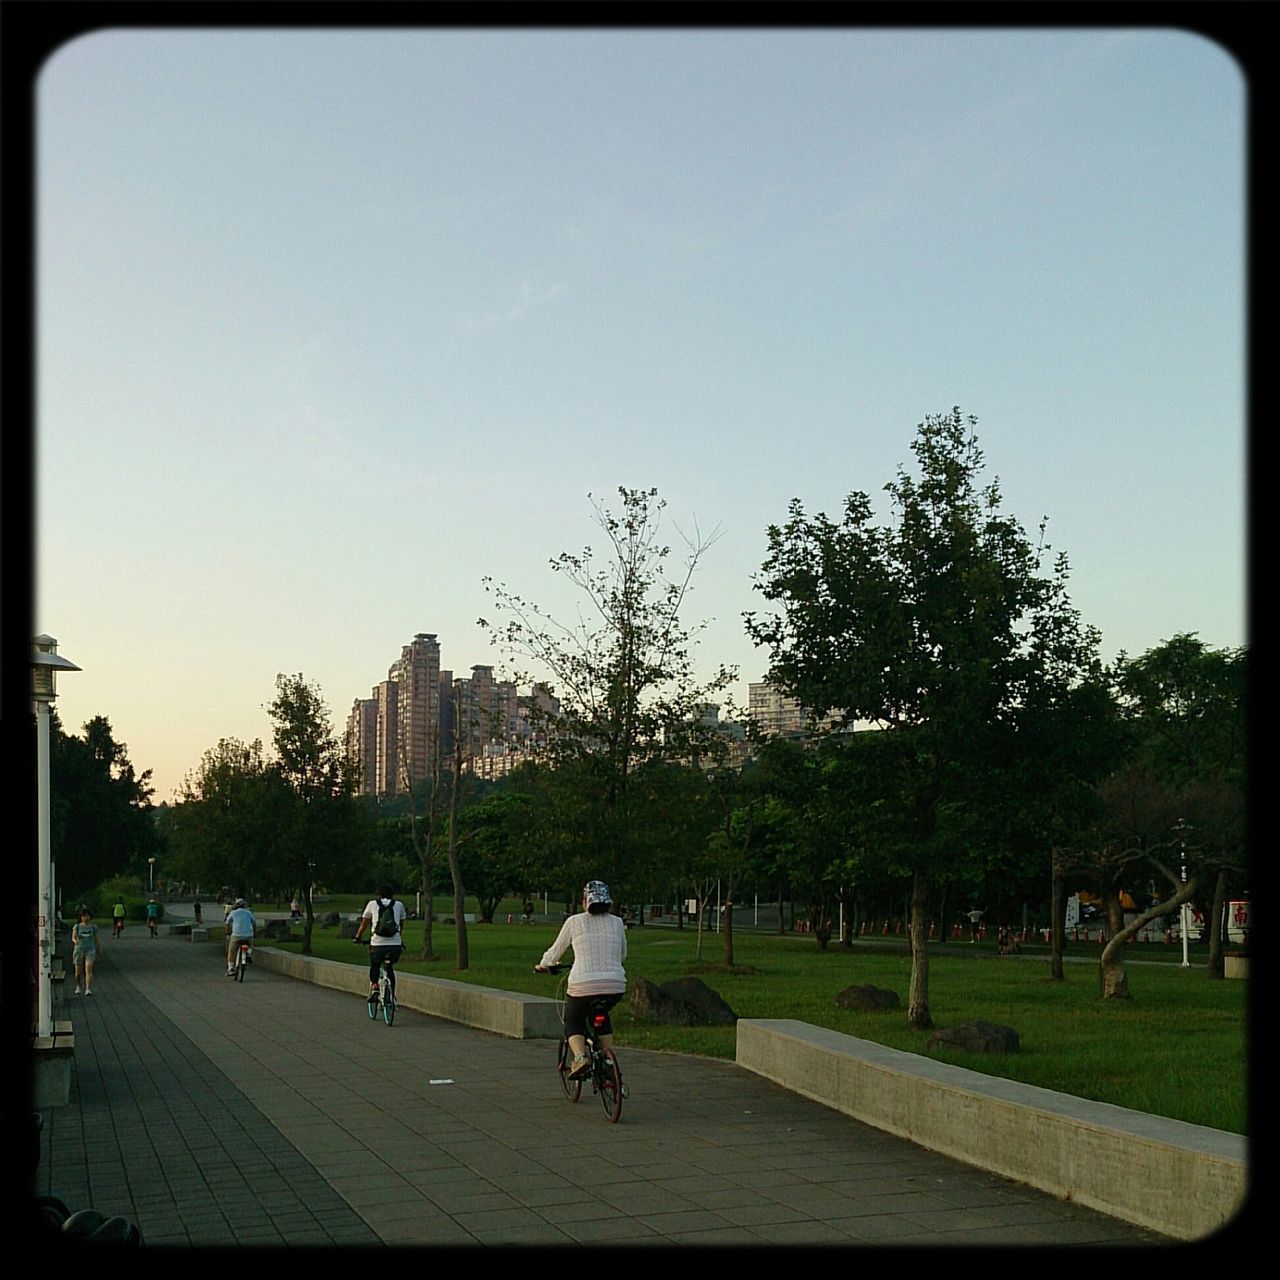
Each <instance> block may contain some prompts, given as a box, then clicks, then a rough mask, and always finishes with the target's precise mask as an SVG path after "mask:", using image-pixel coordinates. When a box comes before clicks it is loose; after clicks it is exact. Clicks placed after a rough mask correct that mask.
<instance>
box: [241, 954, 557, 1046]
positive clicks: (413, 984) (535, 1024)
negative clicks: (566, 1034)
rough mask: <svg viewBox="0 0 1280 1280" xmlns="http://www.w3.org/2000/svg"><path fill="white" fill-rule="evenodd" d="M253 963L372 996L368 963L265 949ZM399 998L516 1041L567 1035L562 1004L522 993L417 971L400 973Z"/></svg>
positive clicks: (412, 1006)
mask: <svg viewBox="0 0 1280 1280" xmlns="http://www.w3.org/2000/svg"><path fill="white" fill-rule="evenodd" d="M253 963H254V964H255V965H260V966H261V967H262V968H264V969H270V970H271V971H272V972H274V973H283V974H287V975H288V976H289V977H291V978H299V979H301V980H302V981H304V982H314V983H316V984H318V985H319V986H322V987H332V988H333V989H334V990H335V991H348V992H350V993H351V994H352V995H357V996H359V997H360V998H361V1000H364V999H365V998H366V997H367V996H368V994H369V970H368V967H367V965H366V964H360V965H356V964H349V963H344V962H342V961H338V960H320V959H318V958H316V957H314V956H300V955H294V954H293V953H292V952H287V951H277V950H276V949H275V948H273V947H264V946H258V947H255V948H254V950H253ZM396 1000H397V1001H398V1003H399V1004H400V1005H401V1006H403V1007H404V1008H406V1009H414V1010H416V1011H417V1012H419V1013H427V1014H430V1015H431V1016H432V1017H435V1018H447V1019H448V1020H449V1021H450V1022H461V1023H463V1024H465V1025H466V1026H469V1027H479V1028H480V1029H481V1030H483V1031H493V1032H496V1033H497V1034H498V1035H500V1036H510V1037H511V1038H512V1039H515V1040H530V1039H546V1040H558V1039H559V1038H560V1036H561V1034H562V1028H561V1026H560V1015H559V1014H558V1013H557V1010H556V1002H555V1001H554V1000H551V999H548V998H547V997H546V996H527V995H522V994H521V993H519V992H516V991H499V990H497V989H495V988H493V987H477V986H473V985H472V984H471V983H469V982H453V981H451V980H450V979H448V978H424V977H420V976H419V975H418V974H416V973H401V972H399V971H398V970H397V972H396Z"/></svg>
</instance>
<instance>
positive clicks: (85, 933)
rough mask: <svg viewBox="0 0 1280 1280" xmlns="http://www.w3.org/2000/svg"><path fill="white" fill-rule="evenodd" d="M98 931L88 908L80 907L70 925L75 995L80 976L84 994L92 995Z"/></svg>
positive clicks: (78, 992) (99, 931)
mask: <svg viewBox="0 0 1280 1280" xmlns="http://www.w3.org/2000/svg"><path fill="white" fill-rule="evenodd" d="M100 933H101V930H100V929H99V928H98V926H97V925H96V924H94V923H93V918H92V917H91V916H90V915H89V908H88V907H81V908H80V912H79V919H78V920H77V921H76V922H75V924H73V925H72V926H71V963H72V964H73V965H74V966H75V971H76V995H79V994H80V981H81V978H83V979H84V993H85V995H87V996H91V995H93V965H94V961H96V960H97V958H98V937H99V934H100Z"/></svg>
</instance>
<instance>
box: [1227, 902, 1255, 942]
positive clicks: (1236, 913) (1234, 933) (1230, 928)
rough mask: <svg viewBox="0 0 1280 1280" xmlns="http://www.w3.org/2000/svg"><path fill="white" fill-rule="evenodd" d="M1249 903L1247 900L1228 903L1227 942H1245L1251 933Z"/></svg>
mask: <svg viewBox="0 0 1280 1280" xmlns="http://www.w3.org/2000/svg"><path fill="white" fill-rule="evenodd" d="M1249 929H1250V924H1249V901H1248V899H1247V898H1244V899H1239V900H1237V901H1235V902H1228V903H1227V941H1228V942H1243V941H1244V936H1245V934H1246V933H1248V932H1249Z"/></svg>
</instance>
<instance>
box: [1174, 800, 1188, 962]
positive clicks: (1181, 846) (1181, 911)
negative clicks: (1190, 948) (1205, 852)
mask: <svg viewBox="0 0 1280 1280" xmlns="http://www.w3.org/2000/svg"><path fill="white" fill-rule="evenodd" d="M1173 828H1174V830H1175V831H1176V832H1177V833H1178V852H1179V855H1180V857H1181V861H1182V883H1183V884H1184V885H1185V884H1186V883H1187V832H1188V831H1189V830H1190V829H1191V824H1190V823H1189V822H1188V821H1187V820H1186V818H1179V819H1178V821H1177V822H1175V823H1174V824H1173ZM1189 916H1190V911H1189V910H1188V908H1187V904H1186V903H1185V902H1184V903H1183V904H1182V905H1181V906H1180V907H1179V908H1178V932H1179V933H1180V934H1181V935H1182V968H1184V969H1190V968H1191V961H1190V960H1189V959H1188V958H1187V934H1188V932H1189V931H1190V930H1189V925H1190V920H1189V918H1188V917H1189Z"/></svg>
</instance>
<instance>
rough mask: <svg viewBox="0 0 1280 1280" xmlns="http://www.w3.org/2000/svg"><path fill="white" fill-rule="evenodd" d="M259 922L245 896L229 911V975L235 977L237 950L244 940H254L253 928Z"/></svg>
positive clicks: (238, 899)
mask: <svg viewBox="0 0 1280 1280" xmlns="http://www.w3.org/2000/svg"><path fill="white" fill-rule="evenodd" d="M256 923H257V921H256V920H254V918H253V912H252V911H250V910H249V908H248V906H247V905H246V903H245V900H244V899H243V898H237V899H236V901H235V905H234V906H233V907H232V908H231V910H230V911H228V912H227V976H228V977H232V978H233V977H235V972H236V952H237V951H238V950H239V949H240V944H241V943H242V942H249V943H252V942H253V929H254V925H255V924H256Z"/></svg>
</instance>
